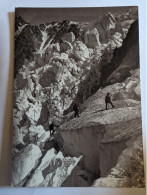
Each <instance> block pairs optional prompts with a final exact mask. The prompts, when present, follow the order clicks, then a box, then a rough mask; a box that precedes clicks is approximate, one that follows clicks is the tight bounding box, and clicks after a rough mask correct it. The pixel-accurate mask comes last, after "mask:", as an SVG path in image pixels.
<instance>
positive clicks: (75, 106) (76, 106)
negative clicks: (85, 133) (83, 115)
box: [73, 103, 80, 118]
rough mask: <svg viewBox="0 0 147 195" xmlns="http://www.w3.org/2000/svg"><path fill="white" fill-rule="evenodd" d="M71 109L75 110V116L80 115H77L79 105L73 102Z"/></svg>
mask: <svg viewBox="0 0 147 195" xmlns="http://www.w3.org/2000/svg"><path fill="white" fill-rule="evenodd" d="M73 111H74V112H75V118H76V117H77V116H78V117H80V116H79V107H78V105H77V104H76V103H75V104H74V106H73Z"/></svg>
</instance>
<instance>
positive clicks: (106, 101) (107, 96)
mask: <svg viewBox="0 0 147 195" xmlns="http://www.w3.org/2000/svg"><path fill="white" fill-rule="evenodd" d="M105 103H106V110H108V108H107V105H108V104H111V106H112V108H114V107H115V106H114V105H113V103H112V101H111V98H110V93H109V92H108V93H107V95H106V97H105Z"/></svg>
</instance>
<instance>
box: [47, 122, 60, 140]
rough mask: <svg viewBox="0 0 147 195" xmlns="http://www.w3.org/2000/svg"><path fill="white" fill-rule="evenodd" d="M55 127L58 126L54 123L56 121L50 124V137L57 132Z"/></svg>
mask: <svg viewBox="0 0 147 195" xmlns="http://www.w3.org/2000/svg"><path fill="white" fill-rule="evenodd" d="M55 127H58V126H56V125H54V123H53V122H52V123H51V124H50V126H49V130H50V137H52V136H53V135H54V133H55Z"/></svg>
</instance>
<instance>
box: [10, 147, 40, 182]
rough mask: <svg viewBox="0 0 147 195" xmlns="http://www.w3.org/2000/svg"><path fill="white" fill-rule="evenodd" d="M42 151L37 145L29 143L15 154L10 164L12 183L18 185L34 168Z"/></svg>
mask: <svg viewBox="0 0 147 195" xmlns="http://www.w3.org/2000/svg"><path fill="white" fill-rule="evenodd" d="M41 155H42V153H41V150H40V148H39V147H38V146H36V145H34V144H29V145H28V146H26V147H25V148H24V150H23V151H21V152H20V153H18V154H16V156H14V159H13V164H12V184H13V186H19V184H20V183H21V182H23V180H25V178H26V177H27V176H28V175H29V174H30V172H31V171H32V170H33V169H34V168H36V166H37V164H38V160H39V158H40V157H41Z"/></svg>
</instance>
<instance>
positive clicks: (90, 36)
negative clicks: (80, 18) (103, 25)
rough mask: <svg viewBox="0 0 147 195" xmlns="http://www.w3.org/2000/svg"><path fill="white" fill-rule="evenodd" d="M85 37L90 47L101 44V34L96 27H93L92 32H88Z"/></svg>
mask: <svg viewBox="0 0 147 195" xmlns="http://www.w3.org/2000/svg"><path fill="white" fill-rule="evenodd" d="M84 38H85V43H86V45H87V46H88V47H90V48H94V47H96V46H97V47H100V46H101V43H100V40H99V34H98V31H97V29H96V28H94V29H92V30H91V31H90V32H86V33H85V37H84Z"/></svg>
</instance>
